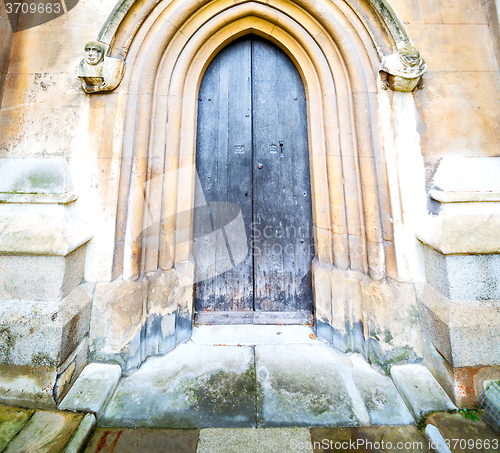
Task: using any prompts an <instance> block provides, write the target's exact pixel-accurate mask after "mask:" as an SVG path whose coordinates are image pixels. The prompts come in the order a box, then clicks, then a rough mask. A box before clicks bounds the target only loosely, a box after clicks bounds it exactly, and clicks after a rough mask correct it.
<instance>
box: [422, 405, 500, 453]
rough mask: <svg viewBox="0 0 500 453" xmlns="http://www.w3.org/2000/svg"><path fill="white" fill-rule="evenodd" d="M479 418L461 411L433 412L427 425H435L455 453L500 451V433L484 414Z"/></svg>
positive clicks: (491, 452)
mask: <svg viewBox="0 0 500 453" xmlns="http://www.w3.org/2000/svg"><path fill="white" fill-rule="evenodd" d="M478 418H479V420H472V419H470V418H466V417H465V415H464V414H461V413H459V412H457V413H455V414H447V413H445V412H440V413H436V414H432V415H431V416H430V417H429V418H428V419H427V420H426V422H425V423H426V425H434V426H435V427H436V428H437V429H438V430H439V432H440V433H441V435H442V436H443V438H444V440H445V442H446V443H447V444H448V446H449V448H450V450H451V451H452V452H453V453H465V452H469V453H470V452H471V451H473V452H475V453H493V452H497V453H498V452H499V451H500V433H498V432H496V431H495V430H494V429H493V428H492V427H491V425H489V424H488V423H487V421H486V419H485V418H484V416H483V415H481V414H479V417H478Z"/></svg>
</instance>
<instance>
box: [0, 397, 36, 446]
mask: <svg viewBox="0 0 500 453" xmlns="http://www.w3.org/2000/svg"><path fill="white" fill-rule="evenodd" d="M33 412H34V410H27V409H20V408H18V407H8V406H2V405H0V452H2V451H3V450H4V449H5V447H6V446H7V445H8V443H9V442H10V441H11V440H12V439H13V438H14V436H15V435H16V434H17V433H18V432H19V431H21V429H22V428H23V426H24V425H25V424H26V423H27V422H28V420H29V418H30V417H31V416H32V415H33Z"/></svg>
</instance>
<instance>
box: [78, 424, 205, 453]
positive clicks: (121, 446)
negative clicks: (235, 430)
mask: <svg viewBox="0 0 500 453" xmlns="http://www.w3.org/2000/svg"><path fill="white" fill-rule="evenodd" d="M199 432H200V430H198V429H145V428H140V429H121V428H98V429H97V430H96V431H95V433H94V435H93V436H92V439H91V441H90V442H89V444H88V446H87V448H86V449H85V453H113V452H120V453H152V452H160V451H161V452H164V453H195V452H196V451H197V450H196V444H197V442H198V435H199ZM213 451H214V450H213Z"/></svg>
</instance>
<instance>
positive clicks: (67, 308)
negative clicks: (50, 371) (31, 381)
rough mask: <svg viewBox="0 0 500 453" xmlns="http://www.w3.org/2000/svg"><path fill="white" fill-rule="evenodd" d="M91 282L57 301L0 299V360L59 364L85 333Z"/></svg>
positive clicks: (90, 299)
mask: <svg viewBox="0 0 500 453" xmlns="http://www.w3.org/2000/svg"><path fill="white" fill-rule="evenodd" d="M93 289H94V284H92V283H84V284H82V285H80V286H78V287H77V288H75V289H74V290H73V291H72V292H71V293H70V294H69V295H68V296H67V297H65V298H64V299H63V300H61V301H59V302H53V303H47V302H37V301H26V300H23V301H19V300H17V301H13V300H12V301H2V302H0V363H4V364H9V365H29V366H34V367H40V366H45V367H50V366H54V367H59V366H60V365H61V364H62V363H63V362H64V361H65V360H66V358H67V357H68V356H69V355H70V354H71V353H72V352H73V351H74V350H75V348H76V347H77V346H78V344H79V343H80V342H81V341H82V340H83V337H84V336H85V335H86V334H87V332H88V329H89V323H90V306H91V301H92V291H93Z"/></svg>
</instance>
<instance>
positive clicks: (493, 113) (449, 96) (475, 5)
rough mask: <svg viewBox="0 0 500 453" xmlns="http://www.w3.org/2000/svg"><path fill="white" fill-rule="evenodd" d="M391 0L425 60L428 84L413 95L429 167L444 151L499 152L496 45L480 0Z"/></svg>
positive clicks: (499, 94)
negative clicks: (436, 0) (434, 0)
mask: <svg viewBox="0 0 500 453" xmlns="http://www.w3.org/2000/svg"><path fill="white" fill-rule="evenodd" d="M391 3H392V5H393V6H394V8H395V10H396V11H397V12H398V14H399V15H400V17H401V19H402V20H403V22H404V23H405V25H406V27H407V30H408V32H409V34H410V36H411V38H412V40H413V42H414V43H415V45H416V46H417V47H418V49H419V50H420V51H421V53H422V55H423V56H424V58H425V59H426V61H427V64H428V72H427V74H426V75H425V76H424V79H425V87H426V88H425V89H424V90H421V91H418V92H416V93H415V99H416V101H417V107H418V111H419V132H420V136H421V139H422V153H423V155H424V157H425V161H426V164H427V166H428V169H429V171H432V168H433V167H434V165H435V164H436V163H437V161H438V159H440V158H441V157H443V156H445V155H463V156H496V155H498V154H499V152H498V137H499V136H500V121H499V120H500V111H499V109H498V102H499V101H500V88H499V83H498V73H497V69H496V59H495V52H496V50H497V49H496V48H495V46H494V44H493V41H492V34H491V29H493V28H494V27H493V26H492V27H491V28H490V26H489V23H488V18H487V14H486V10H485V7H484V5H483V2H481V0H472V1H466V0H460V1H452V0H446V1H440V2H433V1H430V0H412V1H405V0H392V1H391ZM492 25H494V24H492Z"/></svg>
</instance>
